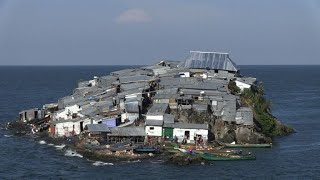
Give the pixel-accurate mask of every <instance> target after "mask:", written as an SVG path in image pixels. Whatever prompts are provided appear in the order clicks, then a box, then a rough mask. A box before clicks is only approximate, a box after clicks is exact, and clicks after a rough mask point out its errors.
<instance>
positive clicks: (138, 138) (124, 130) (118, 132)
mask: <svg viewBox="0 0 320 180" xmlns="http://www.w3.org/2000/svg"><path fill="white" fill-rule="evenodd" d="M110 131H111V133H110V134H108V136H107V141H108V142H125V141H128V140H130V141H134V142H140V143H142V142H144V138H145V136H146V133H145V131H144V127H140V126H131V127H113V128H110Z"/></svg>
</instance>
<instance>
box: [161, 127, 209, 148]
mask: <svg viewBox="0 0 320 180" xmlns="http://www.w3.org/2000/svg"><path fill="white" fill-rule="evenodd" d="M163 128H165V131H167V132H168V131H170V129H172V130H173V137H175V136H176V137H177V138H178V142H182V140H183V139H184V138H185V137H186V138H187V139H186V140H187V143H194V139H195V137H196V136H197V135H201V137H202V138H203V139H204V140H205V141H207V140H208V124H194V123H174V124H164V125H163Z"/></svg>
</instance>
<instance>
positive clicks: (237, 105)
mask: <svg viewBox="0 0 320 180" xmlns="http://www.w3.org/2000/svg"><path fill="white" fill-rule="evenodd" d="M230 80H234V81H235V82H236V85H237V86H238V87H239V88H240V89H241V90H244V89H245V88H250V87H251V86H252V85H253V84H254V83H255V81H256V79H255V78H249V77H240V76H239V69H238V67H237V66H236V64H235V63H234V62H233V61H232V60H231V59H230V57H229V55H228V54H226V53H216V52H201V51H191V52H190V55H189V56H188V57H187V58H186V60H185V61H182V62H179V61H161V62H159V63H157V64H156V65H152V66H144V67H140V68H134V69H124V70H120V71H115V72H112V73H110V75H107V76H102V77H94V78H93V79H92V80H89V81H83V82H79V83H78V87H77V88H76V89H74V91H73V94H72V95H70V96H66V97H63V98H61V99H59V101H58V103H54V104H46V105H44V106H43V108H41V109H31V110H27V111H23V112H21V113H20V119H21V120H23V121H30V120H33V119H43V118H48V119H49V120H48V121H46V122H47V123H48V124H49V125H50V128H49V129H48V131H49V133H50V134H51V135H52V136H73V135H79V134H81V133H89V134H90V135H91V136H96V135H98V136H99V137H101V136H103V137H105V138H106V139H107V140H108V141H119V140H123V139H126V138H131V139H132V138H134V139H135V140H136V141H143V138H144V137H147V136H148V137H162V138H163V137H164V138H169V139H172V138H175V139H178V141H182V140H183V139H186V140H187V142H189V143H190V142H193V141H194V139H195V136H197V135H201V136H202V138H204V139H207V138H208V128H209V127H208V124H195V123H185V122H183V121H182V120H181V119H179V115H178V114H179V113H178V112H181V111H184V110H192V111H196V112H199V113H201V112H205V113H211V114H212V115H214V116H216V117H217V118H221V119H222V120H223V121H225V122H226V123H235V124H238V125H243V126H252V125H253V113H252V110H251V109H250V108H249V107H242V105H241V101H240V98H239V96H238V95H233V94H231V93H230V91H229V90H228V83H229V81H230Z"/></svg>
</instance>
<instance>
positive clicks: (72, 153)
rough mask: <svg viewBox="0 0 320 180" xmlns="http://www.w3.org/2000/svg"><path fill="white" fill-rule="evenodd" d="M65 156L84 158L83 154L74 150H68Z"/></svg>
mask: <svg viewBox="0 0 320 180" xmlns="http://www.w3.org/2000/svg"><path fill="white" fill-rule="evenodd" d="M64 155H65V156H70V157H79V158H83V156H82V155H81V154H78V153H77V152H75V151H72V150H66V153H65V154H64Z"/></svg>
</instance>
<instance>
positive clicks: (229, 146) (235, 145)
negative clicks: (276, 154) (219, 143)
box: [224, 144, 272, 148]
mask: <svg viewBox="0 0 320 180" xmlns="http://www.w3.org/2000/svg"><path fill="white" fill-rule="evenodd" d="M224 147H228V148H271V147H272V144H224Z"/></svg>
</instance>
